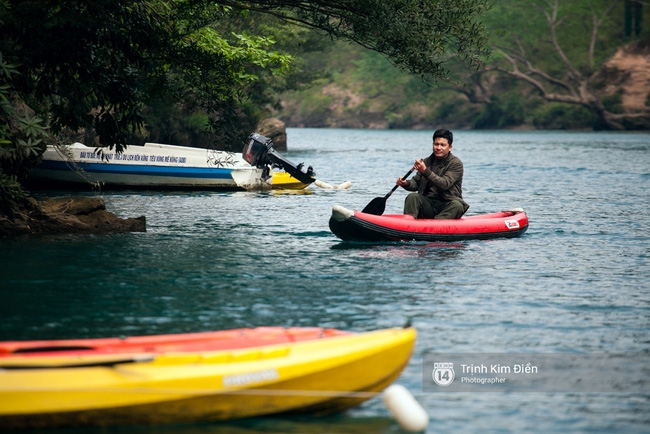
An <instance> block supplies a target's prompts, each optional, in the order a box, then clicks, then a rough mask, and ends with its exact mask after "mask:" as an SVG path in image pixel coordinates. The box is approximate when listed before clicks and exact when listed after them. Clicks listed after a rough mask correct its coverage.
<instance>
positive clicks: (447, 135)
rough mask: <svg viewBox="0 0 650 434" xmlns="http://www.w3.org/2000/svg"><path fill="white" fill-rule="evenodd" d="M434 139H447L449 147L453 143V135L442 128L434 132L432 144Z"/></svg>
mask: <svg viewBox="0 0 650 434" xmlns="http://www.w3.org/2000/svg"><path fill="white" fill-rule="evenodd" d="M436 137H442V138H443V139H447V141H448V142H449V144H450V145H451V144H452V143H453V142H454V135H453V134H452V133H451V131H449V130H446V129H444V128H440V129H439V130H436V132H435V133H433V141H434V142H435V140H436Z"/></svg>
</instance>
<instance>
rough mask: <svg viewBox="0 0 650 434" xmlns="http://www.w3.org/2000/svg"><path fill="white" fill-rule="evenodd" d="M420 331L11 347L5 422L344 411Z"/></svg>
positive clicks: (373, 388) (405, 352) (3, 393)
mask: <svg viewBox="0 0 650 434" xmlns="http://www.w3.org/2000/svg"><path fill="white" fill-rule="evenodd" d="M415 338H416V332H415V330H414V329H413V328H400V329H398V328H395V329H385V330H378V331H372V332H364V333H352V334H348V335H341V336H334V337H328V338H326V339H311V340H305V341H299V342H290V343H281V344H274V345H262V346H255V347H248V348H238V349H230V350H219V351H201V352H165V353H147V352H141V353H106V352H104V353H99V354H80V355H79V354H77V355H70V354H66V355H61V356H56V355H48V356H41V355H33V354H32V355H29V354H17V355H15V356H14V355H12V356H10V357H3V358H2V359H1V360H0V428H24V427H52V426H78V425H125V424H160V423H176V422H191V421H207V420H227V419H234V418H243V417H250V416H261V415H269V414H276V413H284V412H315V413H331V412H337V411H341V410H344V409H346V408H349V407H352V406H355V405H358V404H360V403H361V402H363V401H365V400H367V399H370V398H372V397H373V396H375V395H376V394H377V393H379V392H380V391H382V390H383V389H384V388H385V387H387V386H388V385H390V383H392V382H393V381H394V380H395V379H396V378H397V377H398V376H399V375H400V373H401V372H402V370H403V369H404V367H405V366H406V365H407V363H408V361H409V358H410V356H411V353H412V351H413V346H414V342H415Z"/></svg>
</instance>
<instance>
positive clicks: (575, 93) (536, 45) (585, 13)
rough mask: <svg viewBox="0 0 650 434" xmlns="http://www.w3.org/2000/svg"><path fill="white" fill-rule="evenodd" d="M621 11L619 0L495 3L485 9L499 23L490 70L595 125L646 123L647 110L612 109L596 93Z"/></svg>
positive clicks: (618, 38)
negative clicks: (582, 113) (588, 116)
mask: <svg viewBox="0 0 650 434" xmlns="http://www.w3.org/2000/svg"><path fill="white" fill-rule="evenodd" d="M622 10H623V1H622V0H592V1H589V2H586V1H580V0H531V1H529V2H525V3H522V2H520V1H514V0H509V1H503V2H499V3H498V4H497V5H495V8H494V9H493V10H492V11H491V12H490V16H491V17H492V18H493V19H494V20H496V21H498V22H499V23H501V24H497V25H496V26H495V28H498V29H499V33H498V37H497V38H496V41H495V47H496V51H495V56H494V61H493V62H492V64H491V68H492V70H493V71H498V72H500V73H502V74H507V75H508V76H510V77H514V78H515V79H517V80H519V81H521V82H524V83H526V84H527V85H529V86H531V87H532V88H533V89H534V90H535V91H536V92H538V94H539V95H540V96H541V97H542V98H543V99H544V100H545V101H547V102H551V103H565V104H571V105H577V106H580V107H583V108H585V109H587V110H588V111H589V112H591V113H592V115H593V117H594V119H596V125H595V127H596V128H604V129H623V128H625V127H626V126H630V125H634V124H635V123H638V122H639V121H640V119H639V118H643V119H645V121H643V120H641V123H644V122H645V123H646V124H647V123H648V122H649V121H650V120H649V119H648V114H647V113H639V114H624V113H614V112H612V111H610V110H608V107H607V106H606V104H604V103H603V101H602V99H601V97H600V95H599V93H598V90H599V89H598V85H599V81H600V77H599V75H598V73H599V71H600V68H601V65H602V63H603V62H604V60H605V59H606V58H608V57H609V56H611V55H612V54H613V53H614V51H615V50H616V48H617V47H618V46H619V45H620V44H621V42H622V41H623V40H624V38H623V35H622V32H623V25H622V21H623V20H622V18H623V13H622ZM540 35H542V36H543V37H542V38H540ZM487 74H489V72H487V71H484V72H482V73H481V74H476V75H475V76H474V79H473V81H474V82H475V83H479V84H482V83H485V82H484V81H482V78H481V76H485V75H487ZM481 90H483V91H485V90H486V88H485V87H484V86H482V87H481ZM489 93H490V91H489V90H487V94H488V95H489ZM485 95H486V93H485V92H484V93H483V96H484V97H485Z"/></svg>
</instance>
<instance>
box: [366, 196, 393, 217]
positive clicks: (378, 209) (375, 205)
mask: <svg viewBox="0 0 650 434" xmlns="http://www.w3.org/2000/svg"><path fill="white" fill-rule="evenodd" d="M386 199H387V198H386V197H376V198H374V199H373V200H371V201H370V203H369V204H368V205H366V207H365V208H364V209H363V210H362V211H361V212H365V213H366V214H373V215H382V214H383V213H384V210H385V209H386Z"/></svg>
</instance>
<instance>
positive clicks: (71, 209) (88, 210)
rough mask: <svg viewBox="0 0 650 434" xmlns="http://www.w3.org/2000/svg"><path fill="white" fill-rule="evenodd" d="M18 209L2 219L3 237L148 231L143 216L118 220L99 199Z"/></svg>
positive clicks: (36, 203) (30, 202)
mask: <svg viewBox="0 0 650 434" xmlns="http://www.w3.org/2000/svg"><path fill="white" fill-rule="evenodd" d="M17 207H18V208H14V210H13V212H12V213H11V214H12V215H11V216H0V217H1V218H0V237H12V236H21V235H52V234H102V233H112V232H145V231H146V219H145V217H144V216H142V217H137V218H127V219H123V218H119V217H117V216H116V215H115V214H113V213H111V212H108V211H106V205H105V204H104V200H103V199H101V198H98V197H77V196H72V197H61V198H50V199H45V200H42V201H37V200H35V199H28V201H27V202H25V203H23V204H20V205H19V204H17Z"/></svg>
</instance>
